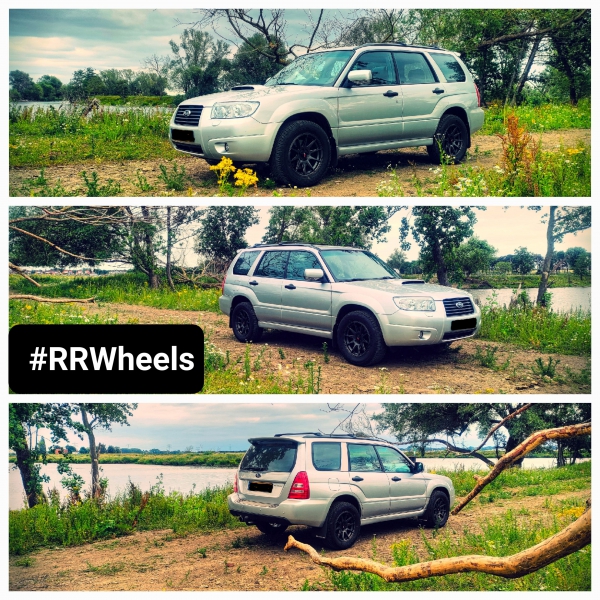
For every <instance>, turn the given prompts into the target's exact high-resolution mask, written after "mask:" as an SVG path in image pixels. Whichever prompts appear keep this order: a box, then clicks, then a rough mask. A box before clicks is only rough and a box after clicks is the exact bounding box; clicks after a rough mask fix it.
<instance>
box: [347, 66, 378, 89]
mask: <svg viewBox="0 0 600 600" xmlns="http://www.w3.org/2000/svg"><path fill="white" fill-rule="evenodd" d="M348 81H350V82H351V83H356V84H358V85H361V84H362V85H369V84H370V83H371V81H373V73H371V71H370V70H369V69H363V70H361V71H350V73H348Z"/></svg>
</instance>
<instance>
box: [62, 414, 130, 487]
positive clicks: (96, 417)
mask: <svg viewBox="0 0 600 600" xmlns="http://www.w3.org/2000/svg"><path fill="white" fill-rule="evenodd" d="M136 408H137V404H126V403H116V402H113V403H99V402H90V403H76V404H73V405H72V411H73V414H79V415H80V416H81V423H77V422H74V423H73V427H74V429H75V430H76V431H77V432H79V433H85V434H86V435H87V438H88V442H89V448H90V459H91V463H92V498H99V497H100V496H101V495H102V485H101V482H100V466H99V464H98V454H99V449H100V448H99V447H96V436H95V431H96V430H97V429H104V430H106V431H111V428H112V426H113V424H118V425H129V422H128V418H129V417H131V416H132V415H133V411H134V410H135V409H136ZM99 446H101V447H103V446H104V445H103V444H99Z"/></svg>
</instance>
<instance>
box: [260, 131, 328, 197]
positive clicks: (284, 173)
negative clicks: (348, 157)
mask: <svg viewBox="0 0 600 600" xmlns="http://www.w3.org/2000/svg"><path fill="white" fill-rule="evenodd" d="M330 161H331V146H330V144H329V137H328V136H327V134H326V133H325V131H323V128H322V127H320V126H319V125H317V124H316V123H313V122H312V121H292V122H291V123H287V124H286V125H284V126H283V127H282V128H281V130H280V132H279V134H278V135H277V139H276V140H275V144H274V145H273V152H272V153H271V160H270V165H271V173H272V174H273V178H274V179H275V180H276V181H278V182H280V183H283V184H287V185H295V186H298V187H309V186H312V185H315V184H317V183H319V181H321V179H323V177H325V175H326V173H327V170H328V169H329V163H330Z"/></svg>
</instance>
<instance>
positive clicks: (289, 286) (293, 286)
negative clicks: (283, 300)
mask: <svg viewBox="0 0 600 600" xmlns="http://www.w3.org/2000/svg"><path fill="white" fill-rule="evenodd" d="M285 289H286V290H295V289H296V286H295V285H294V284H293V283H289V284H288V285H286V286H285Z"/></svg>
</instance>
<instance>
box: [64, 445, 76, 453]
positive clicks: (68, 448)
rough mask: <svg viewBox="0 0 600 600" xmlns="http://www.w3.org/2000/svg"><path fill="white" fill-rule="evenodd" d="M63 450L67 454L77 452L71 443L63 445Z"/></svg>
mask: <svg viewBox="0 0 600 600" xmlns="http://www.w3.org/2000/svg"><path fill="white" fill-rule="evenodd" d="M65 450H66V451H67V454H73V452H77V448H75V446H71V444H67V445H66V446H65Z"/></svg>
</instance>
